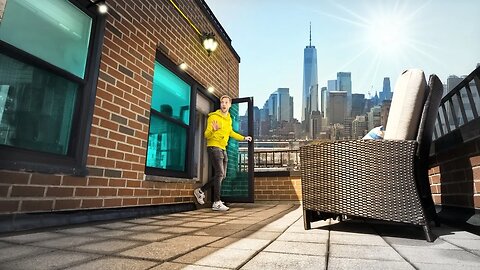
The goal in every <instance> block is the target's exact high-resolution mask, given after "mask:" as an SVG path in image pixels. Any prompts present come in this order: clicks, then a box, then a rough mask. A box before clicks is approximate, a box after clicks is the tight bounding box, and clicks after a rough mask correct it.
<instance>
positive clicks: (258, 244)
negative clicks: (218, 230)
mask: <svg viewBox="0 0 480 270" xmlns="http://www.w3.org/2000/svg"><path fill="white" fill-rule="evenodd" d="M269 243H270V240H263V239H252V238H244V239H240V238H231V237H227V238H224V239H221V240H219V241H215V242H213V243H211V244H209V245H208V246H209V247H217V248H228V249H247V250H260V249H262V248H264V247H265V246H266V245H268V244H269Z"/></svg>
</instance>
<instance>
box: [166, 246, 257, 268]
mask: <svg viewBox="0 0 480 270" xmlns="http://www.w3.org/2000/svg"><path fill="white" fill-rule="evenodd" d="M255 252H256V250H247V249H242V250H240V249H225V248H222V249H215V248H210V247H204V248H200V249H197V250H195V251H193V252H191V253H189V254H187V255H184V256H182V257H180V258H177V259H175V260H174V262H181V263H188V264H195V265H200V266H208V267H211V266H213V267H220V268H235V267H238V266H239V265H242V264H244V263H245V262H246V261H247V260H248V259H250V257H252V256H253V255H254V254H255Z"/></svg>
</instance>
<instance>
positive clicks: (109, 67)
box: [0, 0, 240, 214]
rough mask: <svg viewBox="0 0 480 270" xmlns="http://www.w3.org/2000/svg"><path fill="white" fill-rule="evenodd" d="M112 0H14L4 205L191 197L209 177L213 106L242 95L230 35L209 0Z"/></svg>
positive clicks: (46, 206)
mask: <svg viewBox="0 0 480 270" xmlns="http://www.w3.org/2000/svg"><path fill="white" fill-rule="evenodd" d="M173 3H175V5H174V4H173ZM106 5H107V6H108V13H107V14H100V13H99V12H98V11H97V6H96V5H95V4H94V3H93V2H92V1H89V0H70V1H60V0H43V1H20V0H7V1H6V5H5V12H4V14H3V18H2V21H1V24H0V48H1V50H0V52H1V53H0V85H1V88H0V93H1V95H2V96H6V98H5V101H4V102H0V107H1V112H2V113H1V114H0V127H1V131H0V138H1V142H0V157H1V158H0V214H19V213H32V212H57V211H65V210H68V211H70V210H79V209H82V210H85V209H114V208H124V207H138V206H159V205H182V204H192V202H193V197H192V191H193V188H194V187H196V186H197V185H200V184H201V183H202V182H204V181H206V179H207V177H208V168H209V165H208V161H207V158H206V151H205V143H204V138H203V129H204V128H205V120H206V117H207V114H208V112H210V111H211V110H213V109H214V108H215V107H216V106H218V97H220V96H221V95H223V94H229V95H231V96H233V97H236V96H238V85H239V84H238V81H239V80H238V75H239V73H238V70H239V62H240V58H239V56H238V54H237V53H236V52H235V50H234V49H233V47H232V46H231V40H230V38H229V37H228V35H227V34H226V32H225V30H224V29H223V28H222V26H221V25H220V23H219V22H218V21H217V20H216V19H215V17H214V16H213V15H212V14H213V13H212V12H211V10H210V9H209V8H208V6H207V4H206V3H205V2H204V1H203V0H194V1H187V0H175V1H174V2H172V1H149V0H139V1H135V4H133V2H132V3H130V2H129V1H122V0H107V1H106ZM187 18H188V19H189V20H190V23H189V21H188V20H187ZM18 33H24V34H22V35H18ZM204 33H211V34H214V35H215V37H216V40H217V42H218V48H217V50H216V51H214V52H211V53H209V52H208V51H206V50H205V48H204V47H203V45H202V36H203V35H204ZM181 64H184V65H181ZM180 65H181V67H183V69H181V68H179V67H180ZM185 67H186V68H185ZM207 88H210V90H212V89H213V93H212V91H207V90H206V89H207Z"/></svg>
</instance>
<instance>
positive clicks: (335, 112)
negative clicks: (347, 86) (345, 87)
mask: <svg viewBox="0 0 480 270" xmlns="http://www.w3.org/2000/svg"><path fill="white" fill-rule="evenodd" d="M328 96H329V97H328V110H327V118H328V123H329V124H330V125H333V124H336V123H340V124H342V130H343V123H344V121H345V116H346V108H347V106H346V105H347V92H346V91H332V92H330V93H328Z"/></svg>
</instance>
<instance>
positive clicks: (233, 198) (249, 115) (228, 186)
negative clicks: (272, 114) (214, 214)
mask: <svg viewBox="0 0 480 270" xmlns="http://www.w3.org/2000/svg"><path fill="white" fill-rule="evenodd" d="M230 116H231V117H232V126H233V130H234V131H235V132H238V133H240V134H242V135H244V136H247V135H250V136H252V135H253V97H248V98H237V99H233V100H232V107H231V108H230ZM227 154H228V165H227V177H226V178H225V179H224V180H223V182H222V189H221V190H222V193H221V197H222V201H224V202H253V191H254V186H253V183H254V182H253V165H254V164H253V142H250V143H239V142H238V141H236V140H235V139H232V138H230V140H229V141H228V145H227Z"/></svg>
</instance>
